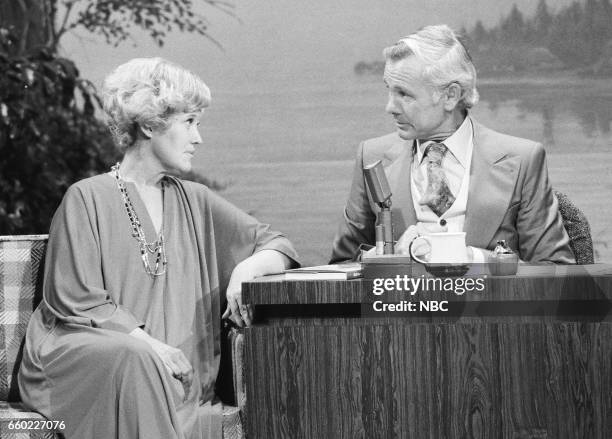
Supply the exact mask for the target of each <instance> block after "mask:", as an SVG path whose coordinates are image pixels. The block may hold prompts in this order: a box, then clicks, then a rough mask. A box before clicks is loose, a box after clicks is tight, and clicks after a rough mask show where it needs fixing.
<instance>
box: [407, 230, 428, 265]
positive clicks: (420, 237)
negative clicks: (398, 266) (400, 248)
mask: <svg viewBox="0 0 612 439" xmlns="http://www.w3.org/2000/svg"><path fill="white" fill-rule="evenodd" d="M417 239H424V240H425V241H427V243H428V244H429V248H431V241H430V240H429V239H427V237H426V236H417V237H416V238H414V239H413V240H412V241H411V242H410V245H409V246H408V253H410V257H411V258H412V259H414V260H415V261H417V262H420V263H421V264H428V262H427V261H424V260H422V259H419V257H418V256H416V255H414V254H413V253H412V246H413V244H414V242H415V241H416V240H417Z"/></svg>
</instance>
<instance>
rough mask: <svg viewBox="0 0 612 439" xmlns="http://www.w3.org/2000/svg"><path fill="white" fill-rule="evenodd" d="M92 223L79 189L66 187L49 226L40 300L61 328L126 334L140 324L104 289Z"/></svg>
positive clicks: (89, 208) (90, 211) (91, 213)
mask: <svg viewBox="0 0 612 439" xmlns="http://www.w3.org/2000/svg"><path fill="white" fill-rule="evenodd" d="M96 224H97V218H96V215H95V211H94V207H93V206H92V205H90V206H88V204H87V202H86V196H85V195H84V193H83V192H82V189H81V188H79V187H77V186H72V187H70V188H69V189H68V191H67V192H66V195H65V196H64V199H63V200H62V203H61V204H60V206H59V208H58V210H57V211H56V212H55V215H54V217H53V221H52V222H51V229H50V231H49V243H48V247H47V255H46V259H45V278H44V286H43V291H44V293H43V294H44V301H45V302H46V305H47V307H48V308H49V310H50V311H51V312H52V313H53V314H55V315H56V317H58V318H59V319H60V320H62V321H64V322H66V323H75V324H80V325H87V326H92V327H98V328H105V329H112V330H116V331H121V332H131V331H132V330H133V329H135V328H136V327H138V326H142V322H139V321H138V320H137V319H136V317H134V315H133V314H132V313H131V312H129V311H128V310H126V309H124V308H122V307H121V306H119V305H117V304H116V303H115V302H114V301H113V299H112V294H111V293H110V292H109V291H107V290H106V289H105V288H104V281H103V278H102V263H101V255H100V243H99V237H98V234H97V226H96Z"/></svg>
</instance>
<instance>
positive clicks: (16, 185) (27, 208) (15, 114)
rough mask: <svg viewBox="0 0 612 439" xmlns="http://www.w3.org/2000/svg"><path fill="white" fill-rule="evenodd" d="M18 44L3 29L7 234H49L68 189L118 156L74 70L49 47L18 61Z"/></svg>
mask: <svg viewBox="0 0 612 439" xmlns="http://www.w3.org/2000/svg"><path fill="white" fill-rule="evenodd" d="M18 42H19V40H18V38H17V37H16V36H15V35H14V34H13V33H12V32H11V31H9V30H8V29H5V28H0V72H2V74H1V75H0V157H2V159H1V160H0V234H31V233H35V234H38V233H47V231H48V229H49V224H50V222H51V218H52V216H53V213H54V211H55V209H56V208H57V206H58V205H59V203H60V201H61V199H62V196H63V194H64V193H65V192H66V189H67V188H68V186H69V185H70V184H71V183H72V182H74V181H78V180H80V179H82V178H86V177H89V176H92V175H95V174H98V173H100V172H102V171H103V170H106V169H108V166H109V164H111V163H113V161H114V160H115V159H116V158H117V152H116V150H115V148H114V146H113V143H112V140H111V138H110V136H109V135H108V130H107V129H106V128H105V126H104V124H103V123H102V122H101V121H100V120H98V119H97V118H96V117H95V112H96V109H97V108H100V102H99V99H98V97H97V95H96V93H95V88H94V86H93V85H92V84H91V83H90V82H89V81H87V80H84V79H82V78H79V72H78V70H77V68H76V66H75V65H74V63H73V62H72V61H70V60H68V59H65V58H61V57H58V56H57V55H56V54H55V53H54V52H53V51H52V50H50V49H49V48H45V47H40V48H36V49H33V50H31V51H30V52H26V53H23V54H19V53H18V52H17V51H15V50H13V49H14V47H15V45H16V44H18Z"/></svg>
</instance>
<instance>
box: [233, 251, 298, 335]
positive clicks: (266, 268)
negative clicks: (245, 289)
mask: <svg viewBox="0 0 612 439" xmlns="http://www.w3.org/2000/svg"><path fill="white" fill-rule="evenodd" d="M292 262H293V261H292V260H291V259H290V258H289V257H288V256H287V255H285V254H283V253H281V252H279V251H276V250H271V249H264V250H260V251H258V252H257V253H255V254H253V255H252V256H250V257H248V258H246V259H245V260H244V261H242V262H240V263H239V264H238V265H236V268H234V271H232V276H231V277H230V281H229V285H228V286H227V293H226V297H227V309H226V310H225V312H224V313H223V318H224V319H226V318H230V319H231V320H232V321H233V322H234V323H236V324H237V325H238V326H240V327H242V326H244V325H245V324H246V325H247V326H248V325H250V324H251V321H252V320H253V315H252V309H251V308H250V307H247V306H242V295H241V293H242V282H248V281H250V280H253V279H255V278H256V277H261V276H264V275H266V274H275V273H281V272H282V271H283V270H285V269H286V268H289V267H290V266H291V264H292Z"/></svg>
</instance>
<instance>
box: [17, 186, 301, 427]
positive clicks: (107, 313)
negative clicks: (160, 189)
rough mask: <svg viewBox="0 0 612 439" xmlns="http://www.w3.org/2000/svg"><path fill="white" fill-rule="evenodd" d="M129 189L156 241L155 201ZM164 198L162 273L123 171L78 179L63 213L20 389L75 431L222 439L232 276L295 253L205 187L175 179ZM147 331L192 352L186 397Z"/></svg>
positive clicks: (54, 228)
mask: <svg viewBox="0 0 612 439" xmlns="http://www.w3.org/2000/svg"><path fill="white" fill-rule="evenodd" d="M126 187H127V190H128V194H129V197H130V200H131V201H132V204H133V206H134V209H135V210H136V212H137V215H138V217H139V219H140V222H141V226H142V228H143V230H144V232H145V236H146V238H147V240H148V242H151V241H153V240H154V239H155V237H156V236H157V234H156V232H155V229H154V226H153V223H152V221H151V219H150V217H149V215H148V213H147V210H146V207H145V205H144V203H143V202H142V200H141V198H140V197H139V195H138V192H137V190H136V187H135V186H134V185H133V184H132V183H129V182H128V183H126ZM163 203H164V206H163V208H164V209H163V231H164V237H165V242H166V244H165V245H166V255H167V261H168V262H167V269H166V273H165V274H164V275H161V276H157V277H153V276H151V275H149V274H147V273H146V272H145V270H144V266H143V261H142V259H141V255H140V249H139V246H138V242H137V241H136V240H135V239H134V237H133V236H132V227H131V223H130V220H129V218H128V216H127V214H126V210H125V206H124V204H123V200H122V197H121V194H120V192H119V189H118V187H117V182H116V181H115V179H114V177H113V176H111V175H109V174H103V175H98V176H96V177H92V178H89V179H86V180H83V181H80V182H78V183H76V184H75V185H73V186H71V187H70V188H69V190H68V191H67V193H66V195H65V196H64V199H63V201H62V203H61V205H60V207H59V208H58V210H57V212H56V214H55V216H54V218H53V221H52V224H51V230H50V234H49V243H48V248H47V254H46V263H45V273H44V284H43V301H42V302H41V303H40V305H39V307H38V308H37V309H36V311H35V312H34V314H33V316H32V319H31V321H30V324H29V326H28V330H27V335H26V344H25V347H24V355H23V361H22V365H21V369H20V372H19V386H20V390H21V396H22V399H23V401H24V402H25V403H26V404H27V405H28V406H30V407H31V408H32V409H34V410H36V411H38V412H40V413H42V414H43V415H45V416H47V417H48V418H50V419H53V420H59V421H64V422H65V424H66V430H65V433H66V437H67V439H70V438H78V439H87V438H105V439H109V438H121V439H136V438H142V439H145V438H146V439H150V438H164V439H172V438H186V439H187V438H189V439H201V438H205V437H217V436H218V434H219V428H218V426H217V424H216V423H218V422H219V419H220V417H219V416H211V415H210V410H208V412H209V413H206V412H207V408H208V409H210V401H211V400H212V398H213V389H214V383H215V379H216V376H217V371H218V364H219V355H220V341H219V337H220V314H221V309H220V306H221V302H222V301H223V295H224V293H225V289H226V287H227V285H228V282H229V278H230V274H231V273H232V270H233V269H234V267H235V266H236V265H237V264H238V263H239V262H240V261H242V260H244V259H246V258H247V257H249V256H251V255H252V254H253V253H255V252H257V251H259V250H263V249H273V250H277V251H279V252H282V253H284V254H285V255H287V256H288V257H289V258H291V259H293V260H295V259H296V254H295V252H294V250H293V247H292V246H291V244H290V242H289V241H288V240H287V239H286V238H285V237H284V236H282V235H281V234H279V233H276V232H272V231H270V230H269V228H268V226H267V225H264V224H261V223H259V222H257V220H255V219H254V218H253V217H251V216H249V215H247V214H246V213H244V212H242V211H241V210H239V209H238V208H236V207H235V206H233V205H232V204H230V203H228V202H227V201H225V200H223V199H222V198H221V197H219V196H218V195H216V194H215V193H213V192H212V191H210V190H209V189H208V188H206V187H205V186H203V185H200V184H197V183H193V182H188V181H182V180H179V179H176V178H172V177H166V178H164V201H163ZM149 259H150V261H151V264H153V265H154V263H155V257H154V255H150V258H149ZM137 327H141V328H143V329H144V331H146V332H147V333H149V334H150V335H151V336H152V337H155V338H157V339H158V340H161V341H162V342H164V343H166V344H168V345H170V346H174V347H177V348H179V349H181V350H182V351H183V353H184V354H185V356H186V357H187V359H188V360H189V361H190V362H191V365H192V366H193V367H194V369H195V371H194V379H193V384H192V386H191V389H189V390H188V394H187V395H185V391H186V389H184V388H183V386H182V384H181V382H180V381H178V380H177V379H175V378H173V377H171V375H170V374H169V373H168V372H167V370H166V368H165V366H164V365H163V363H162V361H161V360H160V359H159V357H158V356H157V355H156V354H155V353H154V352H153V351H152V349H151V348H150V347H149V345H148V344H147V343H146V342H143V341H141V340H138V339H136V338H135V337H133V336H131V335H129V333H130V332H131V331H132V330H134V329H135V328H137ZM206 403H207V404H206Z"/></svg>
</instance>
